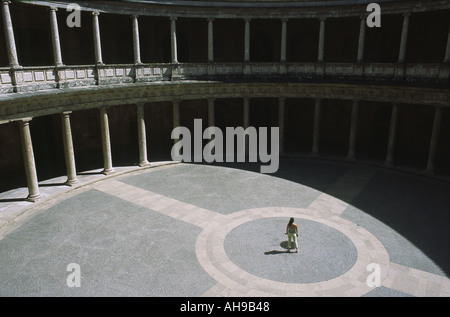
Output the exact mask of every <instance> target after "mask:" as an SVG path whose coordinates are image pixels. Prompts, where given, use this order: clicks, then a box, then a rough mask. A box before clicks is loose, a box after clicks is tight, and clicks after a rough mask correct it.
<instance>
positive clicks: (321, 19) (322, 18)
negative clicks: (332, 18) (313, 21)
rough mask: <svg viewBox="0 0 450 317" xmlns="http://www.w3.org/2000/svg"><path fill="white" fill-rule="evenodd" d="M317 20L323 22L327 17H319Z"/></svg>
mask: <svg viewBox="0 0 450 317" xmlns="http://www.w3.org/2000/svg"><path fill="white" fill-rule="evenodd" d="M319 20H320V21H321V22H322V21H323V22H325V21H326V20H327V17H320V18H319Z"/></svg>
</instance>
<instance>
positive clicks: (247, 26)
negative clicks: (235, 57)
mask: <svg viewBox="0 0 450 317" xmlns="http://www.w3.org/2000/svg"><path fill="white" fill-rule="evenodd" d="M249 61H250V19H245V34H244V62H249Z"/></svg>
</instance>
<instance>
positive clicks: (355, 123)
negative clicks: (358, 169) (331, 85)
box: [347, 100, 359, 160]
mask: <svg viewBox="0 0 450 317" xmlns="http://www.w3.org/2000/svg"><path fill="white" fill-rule="evenodd" d="M358 108H359V102H358V101H356V100H355V101H353V105H352V120H351V126H350V137H349V146H348V155H347V159H349V160H354V159H355V152H356V150H355V148H356V132H357V129H358Z"/></svg>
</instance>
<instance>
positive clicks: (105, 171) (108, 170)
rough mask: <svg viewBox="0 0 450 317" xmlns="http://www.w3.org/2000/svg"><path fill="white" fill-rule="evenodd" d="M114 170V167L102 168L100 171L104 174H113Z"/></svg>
mask: <svg viewBox="0 0 450 317" xmlns="http://www.w3.org/2000/svg"><path fill="white" fill-rule="evenodd" d="M115 172H116V170H115V169H113V168H110V169H104V170H103V171H102V174H104V175H111V174H114V173H115Z"/></svg>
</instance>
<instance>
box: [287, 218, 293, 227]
mask: <svg viewBox="0 0 450 317" xmlns="http://www.w3.org/2000/svg"><path fill="white" fill-rule="evenodd" d="M293 223H294V218H293V217H292V218H291V219H289V223H288V226H292V224H293Z"/></svg>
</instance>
